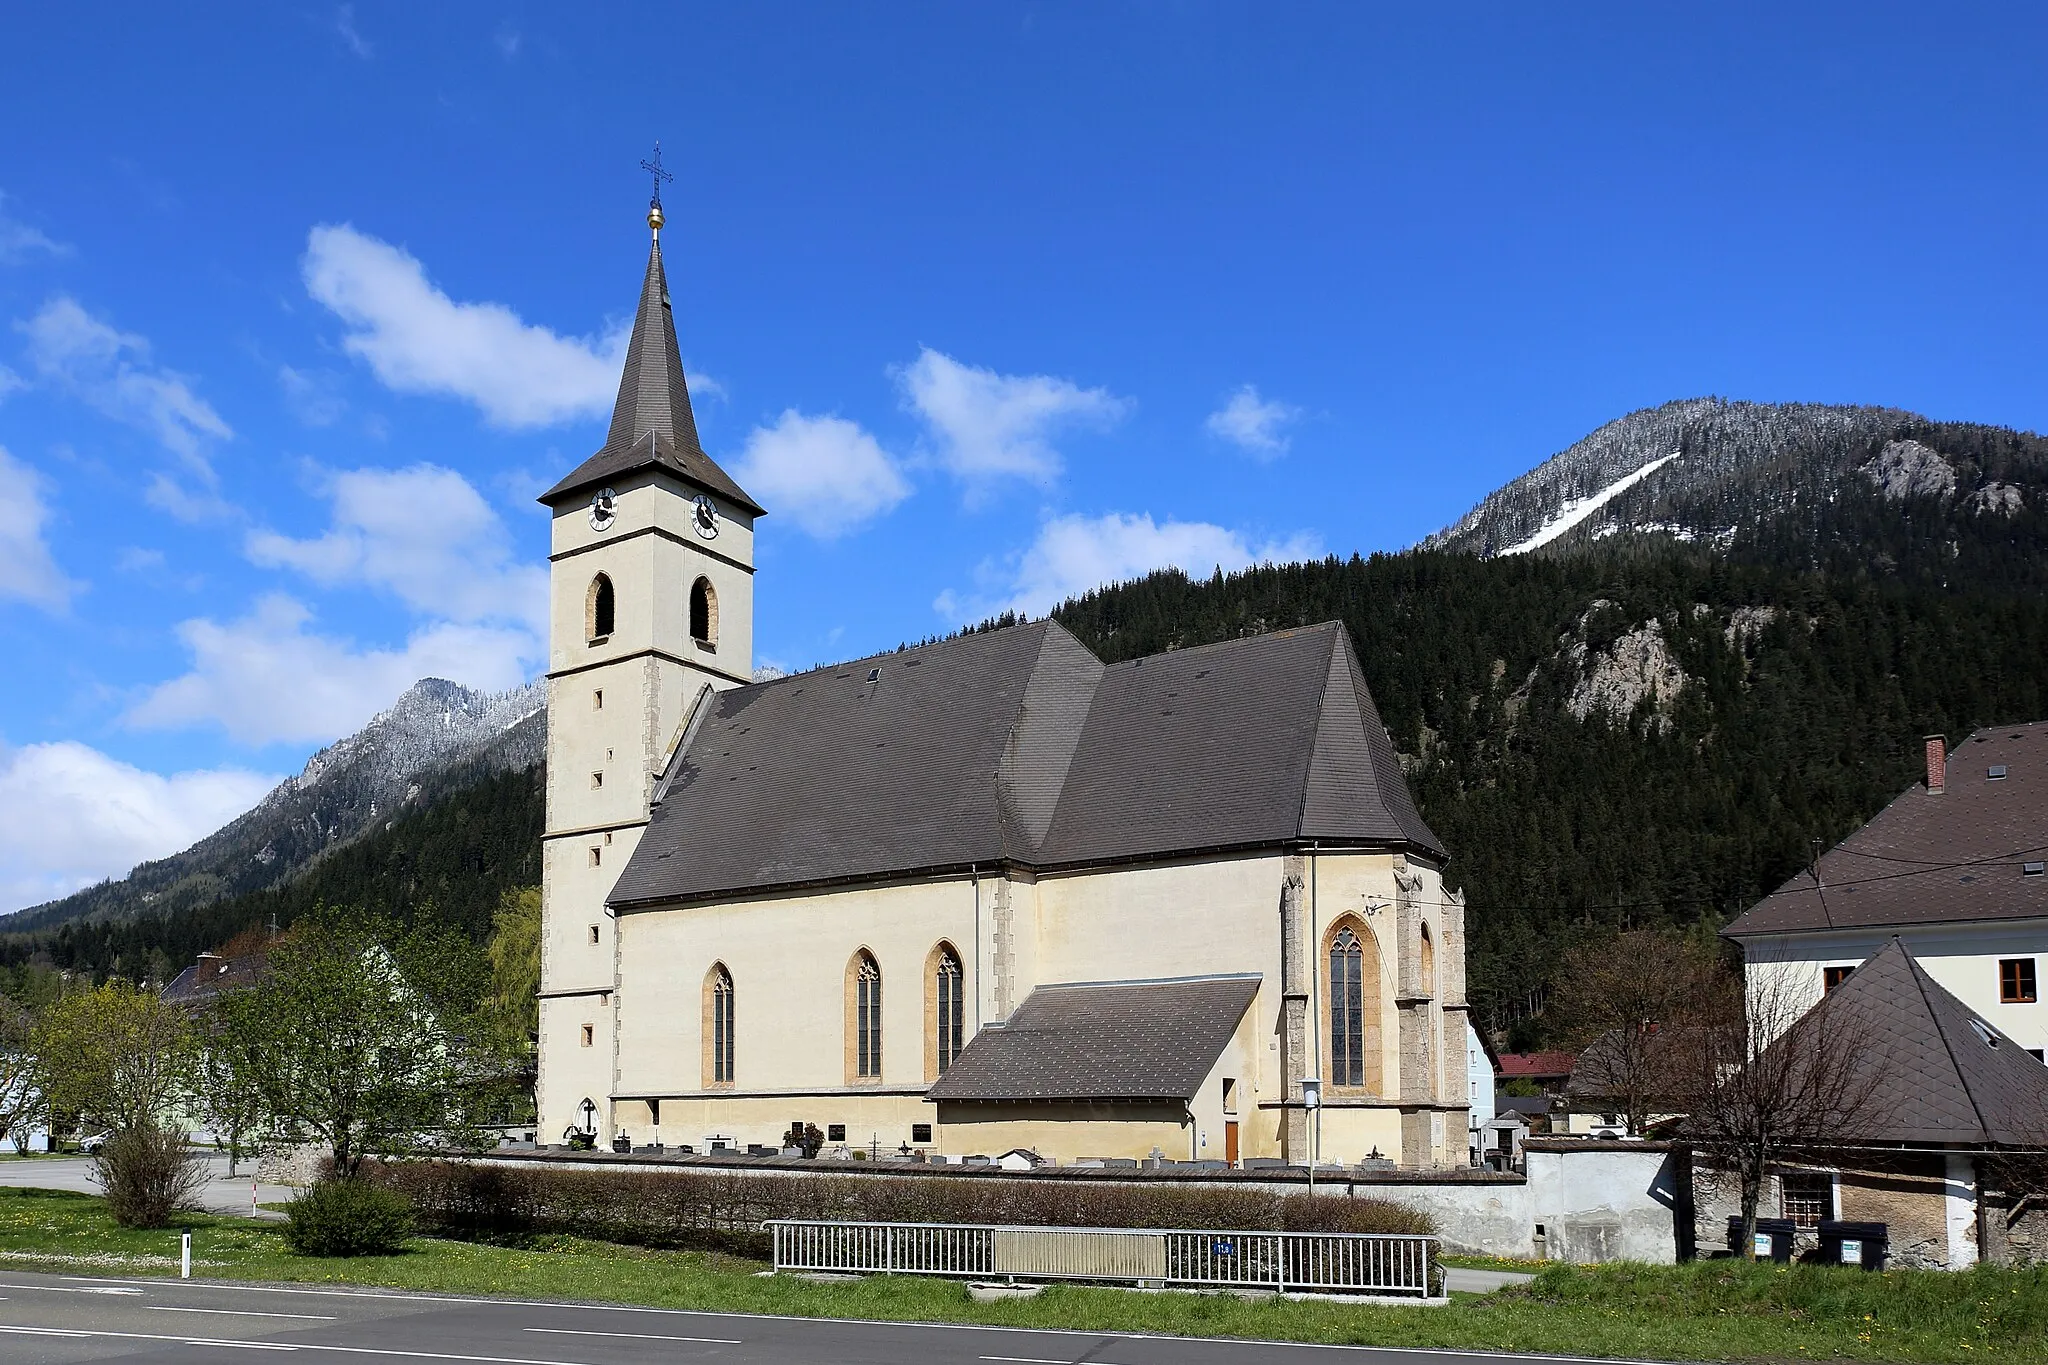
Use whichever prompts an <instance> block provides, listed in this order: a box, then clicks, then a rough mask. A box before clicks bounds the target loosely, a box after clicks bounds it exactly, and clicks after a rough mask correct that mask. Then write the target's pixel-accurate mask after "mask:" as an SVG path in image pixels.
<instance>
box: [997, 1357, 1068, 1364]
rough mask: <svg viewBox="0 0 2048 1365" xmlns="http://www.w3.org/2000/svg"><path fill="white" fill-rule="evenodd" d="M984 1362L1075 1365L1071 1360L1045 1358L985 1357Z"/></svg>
mask: <svg viewBox="0 0 2048 1365" xmlns="http://www.w3.org/2000/svg"><path fill="white" fill-rule="evenodd" d="M982 1359H983V1360H1009V1361H1015V1362H1016V1365H1074V1362H1073V1361H1071V1360H1048V1359H1046V1358H1045V1357H1043V1356H983V1357H982Z"/></svg>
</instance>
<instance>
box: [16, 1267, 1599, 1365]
mask: <svg viewBox="0 0 2048 1365" xmlns="http://www.w3.org/2000/svg"><path fill="white" fill-rule="evenodd" d="M1415 1311H1416V1312H1418V1313H1428V1312H1435V1311H1437V1310H1435V1309H1429V1308H1417V1309H1416V1310H1415ZM255 1351H279V1352H295V1353H298V1354H302V1355H305V1356H307V1357H308V1358H309V1360H331V1361H334V1362H336V1365H341V1362H347V1361H355V1362H376V1361H398V1360H418V1361H464V1362H471V1363H472V1365H646V1362H649V1361H661V1362H695V1361H716V1362H719V1363H720V1365H769V1363H770V1362H773V1365H799V1363H801V1365H812V1363H813V1362H815V1365H869V1362H873V1365H897V1363H898V1362H903V1361H915V1362H917V1365H1336V1363H1337V1362H1340V1361H1341V1362H1345V1365H1360V1363H1361V1362H1368V1361H1370V1362H1372V1363H1373V1365H1401V1362H1408V1363H1409V1365H1456V1363H1457V1362H1460V1361H1471V1362H1474V1363H1475V1365H1479V1363H1480V1362H1484V1365H1498V1362H1501V1361H1504V1360H1515V1359H1530V1357H1518V1356H1511V1355H1504V1354H1500V1353H1491V1352H1470V1353H1467V1352H1458V1351H1396V1350H1382V1349H1378V1348H1373V1347H1356V1346H1295V1345H1287V1344H1280V1343H1258V1342H1242V1341H1193V1340H1184V1339H1180V1338H1173V1337H1143V1336H1104V1335H1101V1334H1099V1333H1084V1332H1047V1331H1024V1330H1012V1329H1008V1328H996V1327H955V1326H919V1325H915V1324H909V1323H884V1322H836V1321H829V1320H821V1319H810V1318H775V1317H752V1316H744V1315H736V1314H723V1313H690V1312H682V1311H677V1310H670V1309H658V1308H614V1307H605V1306H598V1305H589V1304H573V1303H537V1302H531V1301H525V1300H510V1299H481V1298H456V1297H450V1296H442V1295H425V1294H401V1293H385V1292H379V1291H375V1290H351V1289H332V1288H315V1287H288V1286H265V1285H247V1284H223V1283H217V1282H212V1281H206V1280H189V1281H181V1280H128V1279H100V1278H87V1277H80V1276H57V1275H20V1274H8V1273H6V1272H4V1271H0V1360H4V1361H8V1362H21V1363H22V1365H70V1363H71V1362H76V1361H98V1360H132V1361H159V1362H179V1363H180V1365H196V1362H215V1361H223V1360H234V1361H241V1360H246V1359H247V1358H248V1355H247V1353H251V1352H255ZM1538 1359H1547V1360H1553V1361H1555V1360H1560V1359H1570V1358H1569V1357H1556V1356H1552V1357H1540V1358H1538ZM1607 1365H1613V1363H1612V1362H1608V1363H1607Z"/></svg>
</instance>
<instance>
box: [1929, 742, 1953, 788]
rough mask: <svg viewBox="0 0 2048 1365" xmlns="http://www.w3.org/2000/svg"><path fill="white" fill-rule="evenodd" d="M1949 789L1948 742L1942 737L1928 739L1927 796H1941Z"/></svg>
mask: <svg viewBox="0 0 2048 1365" xmlns="http://www.w3.org/2000/svg"><path fill="white" fill-rule="evenodd" d="M1947 787H1948V740H1947V739H1946V738H1944V737H1943V736H1941V735H1929V736H1928V737H1927V794H1928V795H1929V796H1939V795H1941V794H1942V792H1943V791H1944V790H1946V789H1947Z"/></svg>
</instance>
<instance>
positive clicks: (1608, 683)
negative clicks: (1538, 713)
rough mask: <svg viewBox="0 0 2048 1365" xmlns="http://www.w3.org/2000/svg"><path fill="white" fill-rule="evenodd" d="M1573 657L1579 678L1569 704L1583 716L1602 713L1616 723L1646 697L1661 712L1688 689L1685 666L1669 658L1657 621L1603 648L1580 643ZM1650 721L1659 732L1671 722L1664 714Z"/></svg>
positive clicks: (1567, 704) (1660, 623) (1567, 702)
mask: <svg viewBox="0 0 2048 1365" xmlns="http://www.w3.org/2000/svg"><path fill="white" fill-rule="evenodd" d="M1569 657H1570V659H1571V662H1572V663H1573V664H1574V665H1575V666H1577V668H1578V669H1579V680H1578V682H1577V684H1576V685H1575V686H1573V688H1572V694H1571V697H1570V698H1569V699H1568V700H1567V701H1566V702H1565V706H1566V708H1567V709H1569V710H1570V711H1571V713H1572V714H1573V715H1574V716H1576V717H1578V718H1579V719H1580V720H1585V719H1586V718H1587V717H1589V716H1591V715H1592V714H1593V713H1594V712H1595V711H1602V712H1605V713H1606V714H1607V716H1608V718H1609V719H1610V720H1612V721H1626V720H1628V718H1629V717H1631V716H1633V715H1634V714H1635V713H1636V708H1637V707H1638V706H1640V705H1642V704H1643V702H1644V701H1645V700H1647V701H1649V702H1651V703H1652V704H1653V705H1654V706H1656V707H1657V708H1658V710H1659V712H1660V713H1661V712H1662V711H1663V710H1664V709H1665V708H1667V707H1668V706H1670V704H1671V703H1673V702H1675V701H1677V700H1678V694H1679V693H1681V692H1683V691H1684V690H1685V684H1686V681H1687V679H1686V674H1685V670H1684V669H1682V668H1680V667H1679V666H1678V660H1676V659H1674V658H1673V657H1672V656H1671V648H1670V645H1669V644H1668V643H1667V642H1666V641H1665V639H1664V626H1663V623H1662V622H1659V621H1645V622H1643V624H1642V625H1640V626H1638V627H1636V628H1635V629H1634V630H1632V631H1630V632H1629V633H1628V634H1626V635H1624V636H1622V637H1621V638H1620V639H1618V640H1616V641H1615V642H1614V643H1613V644H1612V645H1610V646H1608V647H1607V648H1606V649H1603V650H1593V649H1589V648H1588V647H1587V646H1586V645H1585V643H1584V642H1576V643H1574V644H1573V645H1572V646H1571V648H1570V650H1569ZM1651 723H1652V725H1653V726H1654V727H1655V728H1657V729H1659V730H1663V729H1668V728H1669V727H1670V724H1671V722H1670V721H1669V719H1667V718H1666V717H1665V716H1664V715H1662V714H1658V715H1657V716H1656V717H1655V718H1654V719H1653V721H1652V722H1651Z"/></svg>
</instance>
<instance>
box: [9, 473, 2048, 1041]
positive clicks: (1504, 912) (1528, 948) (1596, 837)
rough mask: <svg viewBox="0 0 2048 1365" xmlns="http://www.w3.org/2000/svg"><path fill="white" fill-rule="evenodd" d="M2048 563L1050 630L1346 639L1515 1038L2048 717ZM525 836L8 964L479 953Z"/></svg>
mask: <svg viewBox="0 0 2048 1365" xmlns="http://www.w3.org/2000/svg"><path fill="white" fill-rule="evenodd" d="M2044 549H2048V529H2044V517H2043V515H2042V513H2041V512H2039V511H2036V510H2034V505H2033V504H2029V505H2028V506H2027V507H2026V508H2024V509H2022V510H2020V511H2019V512H2017V513H2016V514H2014V515H2009V516H1977V515H1973V514H1972V513H1971V512H1970V511H1968V510H1967V509H1966V508H1964V507H1963V506H1961V505H1960V504H1957V503H1954V502H1941V501H1939V500H1931V499H1930V500H1927V501H1925V502H1924V503H1920V502H1911V501H1909V502H1907V503H1904V504H1901V503H1899V502H1896V501H1885V500H1883V499H1880V498H1878V497H1877V496H1876V495H1874V494H1873V495H1870V496H1863V497H1859V496H1856V495H1854V494H1852V493H1843V494H1840V495H1838V496H1833V497H1830V498H1829V499H1826V500H1824V501H1818V502H1810V503H1807V504H1805V505H1804V506H1803V507H1802V508H1801V509H1799V513H1798V515H1796V516H1788V517H1783V518H1778V519H1776V520H1774V521H1771V522H1768V523H1765V524H1764V525H1763V527H1762V529H1758V530H1752V531H1746V532H1745V533H1744V534H1743V535H1741V536H1740V537H1738V538H1736V539H1735V540H1734V541H1733V542H1732V543H1722V544H1720V545H1718V546H1713V545H1708V544H1701V543H1687V542H1685V541H1683V540H1679V539H1674V538H1673V537H1671V536H1668V535H1642V534H1630V533H1622V534H1615V535H1610V536H1608V537H1606V538H1603V539H1597V540H1585V539H1581V540H1579V541H1577V542H1575V543H1571V544H1567V545H1562V546H1559V547H1554V548H1552V549H1548V550H1545V551H1544V552H1542V553H1538V554H1528V555H1518V556H1512V557H1504V558H1496V559H1480V558H1476V557H1473V556H1471V555H1469V554H1465V553H1457V552H1451V551H1443V550H1416V551H1408V552H1404V553H1398V554H1379V555H1374V556H1372V557H1370V558H1363V557H1353V558H1351V559H1348V560H1338V559H1334V558H1333V559H1327V560H1322V561H1318V562H1312V563H1304V564H1290V565H1279V566H1270V567H1259V568H1253V569H1249V570H1247V571H1245V572H1242V573H1238V574H1231V575H1222V574H1219V575H1216V576H1213V577H1210V578H1207V579H1198V580H1190V579H1188V578H1187V577H1185V576H1183V575H1181V574H1180V573H1178V572H1172V571H1168V572H1162V573H1157V574H1154V575H1152V576H1150V577H1148V578H1145V579H1142V580H1139V581H1136V582H1132V583H1126V584H1123V585H1120V586H1115V587H1110V588H1105V589H1102V590H1099V591H1096V592H1092V593H1089V594H1087V595H1086V596H1084V597H1082V598H1080V599H1078V600H1075V601H1071V602H1068V603H1066V604H1064V605H1062V606H1061V607H1059V608H1058V609H1057V610H1056V611H1055V612H1054V615H1055V617H1056V618H1057V619H1058V620H1059V621H1060V622H1061V623H1062V624H1064V625H1065V626H1066V627H1067V628H1068V629H1070V630H1072V631H1074V633H1075V634H1076V635H1078V636H1079V637H1080V638H1081V639H1082V640H1083V641H1085V642H1086V643H1087V644H1088V645H1089V646H1090V647H1091V648H1093V649H1095V650H1096V651H1097V652H1098V653H1099V654H1101V655H1102V656H1103V657H1104V658H1105V659H1108V660H1112V661H1113V660H1118V659H1124V658H1130V657H1133V656H1136V655H1140V654H1148V653H1153V652H1156V651H1159V650H1165V649H1173V648H1181V647H1187V646H1192V645H1198V644H1204V643H1208V642H1211V641H1215V640H1221V639H1228V638H1233V637H1236V636H1239V635H1244V634H1249V633H1256V632H1260V631H1268V630H1277V629H1284V628H1287V627H1291V626H1296V625H1303V624H1309V623H1313V622H1317V621H1324V620H1330V619H1338V620H1342V621H1343V622H1345V623H1346V624H1347V625H1348V626H1349V628H1350V630H1351V633H1352V636H1353V638H1354V640H1355V641H1356V642H1357V645H1358V650H1359V655H1360V658H1361V661H1362V663H1363V665H1364V669H1365V674H1366V678H1367V681H1368V683H1369V684H1370V685H1371V688H1372V691H1373V695H1374V697H1375V699H1376V700H1377V702H1378V705H1379V708H1380V713H1381V717H1382V719H1383V721H1384V722H1385V724H1386V726H1387V728H1388V729H1389V731H1390V732H1391V733H1392V735H1393V738H1394V741H1395V745H1396V747H1397V748H1398V749H1399V750H1400V752H1401V754H1402V756H1403V762H1404V764H1405V765H1406V767H1407V770H1408V777H1409V781H1410V783H1411V785H1412V786H1413V788H1414V791H1415V795H1416V799H1417V801H1418V804H1419V805H1420V806H1421V808H1422V811H1423V814H1424V816H1425V818H1426V819H1427V820H1428V821H1429V822H1430V824H1431V826H1432V827H1433V828H1434V829H1435V830H1436V832H1437V834H1438V835H1439V836H1440V837H1441V838H1442V840H1443V841H1444V843H1445V845H1446V846H1447V847H1448V848H1449V850H1450V852H1451V856H1452V864H1451V867H1450V869H1449V872H1448V874H1447V875H1448V878H1449V880H1450V881H1451V882H1452V883H1453V884H1455V885H1459V886H1461V887H1462V888H1463V889H1464V891H1465V892H1466V895H1467V898H1468V907H1469V908H1468V924H1469V929H1470V935H1471V944H1470V958H1469V962H1468V976H1469V984H1470V991H1471V995H1472V999H1473V1002H1474V1005H1475V1010H1476V1016H1477V1018H1478V1019H1479V1020H1480V1021H1481V1022H1482V1023H1483V1024H1485V1025H1487V1026H1489V1027H1490V1028H1491V1029H1492V1030H1493V1031H1494V1032H1495V1033H1496V1034H1497V1035H1498V1036H1500V1037H1501V1038H1502V1039H1503V1041H1508V1042H1511V1043H1512V1044H1513V1045H1515V1046H1530V1045H1535V1044H1539V1043H1541V1042H1542V1041H1544V1040H1545V1038H1546V1037H1547V1036H1549V1035H1550V1034H1551V1033H1552V1032H1554V1030H1555V1029H1556V1027H1557V1026H1558V1024H1559V1021H1556V1020H1545V1019H1543V1018H1542V1017H1541V1008H1542V1004H1543V1000H1544V994H1545V990H1546V986H1547V982H1548V981H1549V979H1550V977H1551V975H1552V973H1553V971H1554V970H1555V968H1556V966H1557V963H1558V961H1559V959H1560V957H1561V956H1562V955H1563V954H1564V953H1565V952H1566V951H1568V950H1569V949H1571V948H1572V947H1573V946H1575V945H1577V944H1579V943H1581V942H1584V941H1586V940H1588V939H1598V938H1602V937H1606V936H1609V935H1612V934H1614V933H1617V932H1619V931H1621V930H1623V929H1627V928H1634V927H1654V926H1681V927H1688V926H1704V927H1707V928H1718V927H1719V926H1720V925H1722V924H1724V923H1725V922H1726V921H1727V920H1728V919H1729V918H1731V917H1732V916H1733V915H1734V914H1736V913H1738V912H1739V911H1741V910H1742V909H1744V908H1745V907H1746V906H1748V905H1749V904H1750V903H1752V902H1753V901H1754V900H1756V899H1757V898H1758V897H1759V896H1761V895H1763V894H1764V893H1765V892H1767V891H1769V890H1770V889H1772V888H1773V887H1775V886H1776V885H1777V884H1779V883H1780V882H1782V881H1783V880H1784V879H1785V878H1786V877H1788V876H1791V875H1793V874H1794V873H1796V872H1798V871H1799V869H1801V868H1802V867H1804V866H1805V865H1806V863H1807V862H1808V860H1809V858H1810V857H1811V856H1812V853H1813V850H1814V847H1815V841H1816V840H1818V841H1822V842H1824V843H1827V842H1833V841H1835V840H1837V839H1840V838H1841V837H1842V836H1843V835H1845V834H1847V833H1848V832H1849V831H1850V830H1852V829H1854V828H1855V827H1856V826H1857V825H1858V824H1860V823H1861V822H1862V821H1864V820H1866V819H1868V818H1869V817H1870V816H1871V815H1872V814H1874V813H1875V812H1876V811H1877V810H1878V809H1879V808H1880V807H1882V806H1883V805H1884V804H1885V803H1886V802H1888V801H1890V800H1891V799H1892V798H1893V797H1894V796H1896V795H1897V794H1898V793H1899V792H1900V791H1902V790H1903V789H1904V788H1906V787H1907V786H1908V785H1910V784H1911V783H1912V782H1914V781H1915V780H1917V778H1918V775H1919V763H1920V757H1919V755H1920V741H1921V738H1922V736H1924V735H1926V734H1929V733H1942V734H1946V735H1948V736H1949V737H1950V738H1951V740H1957V739H1960V738H1961V737H1962V736H1963V735H1965V734H1967V733H1968V732H1969V731H1970V730H1972V729H1974V728H1976V727H1979V726H1985V725H1991V724H1998V723H2011V722H2017V721H2024V720H2035V719H2043V718H2048V592H2044V591H2043V587H2044V586H2048V553H2044ZM989 624H990V625H995V624H1000V623H998V622H991V623H989ZM541 828H542V785H541V782H540V778H539V773H538V770H537V769H529V770H527V771H525V772H519V773H499V774H497V775H492V776H481V775H480V776H479V777H478V779H477V780H476V781H475V782H474V783H473V784H471V785H469V786H467V787H464V788H462V789H460V790H458V791H455V792H453V793H452V794H450V795H447V796H445V797H442V798H441V799H439V800H437V801H436V802H435V803H433V804H432V805H430V806H429V807H427V808H426V809H424V810H419V811H416V812H414V813H412V814H409V815H408V816H406V817H405V818H403V819H400V820H398V821H396V822H395V823H393V824H391V825H390V826H388V827H387V828H385V829H383V830H381V831H379V832H378V833H375V834H373V835H371V836H369V837H367V838H364V839H362V840H360V841H359V842H356V843H354V844H351V845H348V846H346V847H343V848H340V849H338V850H336V851H334V852H333V853H331V854H329V855H327V856H325V857H323V858H322V859H321V860H320V861H319V862H317V863H316V864H314V865H313V867H312V868H311V869H310V870H309V871H308V872H307V873H306V874H305V875H304V876H302V877H300V878H299V879H298V880H296V881H293V882H290V883H288V884H286V885H285V886H283V887H281V888H277V889H273V890H269V891H264V892H260V893H256V894H253V895H245V896H241V897H238V898H234V899H229V900H224V901H220V902H217V903H215V904H213V905H211V906H208V907H205V908H203V909H201V910H198V911H193V912H187V913H183V914H179V915H176V916H171V917H151V916H147V915H145V916H143V917H141V918H136V919H129V920H121V921H112V922H93V921H82V922H77V923H72V924H67V925H64V926H62V927H61V928H58V929H48V930H39V931H36V932H34V933H31V934H22V935H16V936H13V937H12V938H11V939H9V940H6V941H5V942H4V943H0V963H5V964H21V963H24V962H27V961H31V960H35V961H41V962H46V963H49V964H51V965H54V966H57V967H59V968H63V969H68V970H75V971H81V972H86V973H90V974H93V975H104V974H107V973H115V972H117V973H120V974H122V975H130V976H152V975H153V976H157V977H159V978H161V977H163V976H166V975H169V974H171V973H175V972H176V971H177V970H179V969H180V968H181V967H183V966H184V965H185V964H186V963H187V962H189V961H190V959H191V957H192V955H193V954H195V953H196V952H198V951H200V950H202V949H205V948H207V947H210V946H212V945H214V944H217V943H219V942H222V941H224V940H226V939H227V938H229V937H231V936H232V935H233V934H235V933H236V932H237V931H239V930H242V929H245V928H247V927H249V926H253V925H263V924H266V923H268V922H271V921H273V920H274V921H276V922H279V923H289V922H290V921H291V920H292V919H293V918H295V917H296V916H298V915H299V914H301V913H303V912H304V911H305V910H307V909H309V908H310V907H312V906H314V905H316V904H319V903H322V902H325V903H328V904H330V905H353V906H359V907H361V908H364V909H367V910H371V911H374V912H378V913H381V914H384V915H388V916H390V917H392V918H394V919H397V920H399V921H401V922H407V921H416V920H419V919H429V920H433V921H436V922H441V923H446V924H448V925H450V926H453V927H456V928H458V929H460V930H461V931H462V932H464V933H465V934H467V935H469V936H470V937H472V938H473V939H475V940H476V941H478V942H482V941H483V939H484V938H485V937H487V936H488V933H489V930H490V915H491V909H492V907H493V906H495V905H496V904H497V901H498V898H499V895H500V893H501V892H502V891H503V890H504V889H505V888H506V887H509V886H516V885H527V884H532V883H533V882H535V881H537V880H538V841H539V834H540V830H541Z"/></svg>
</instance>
